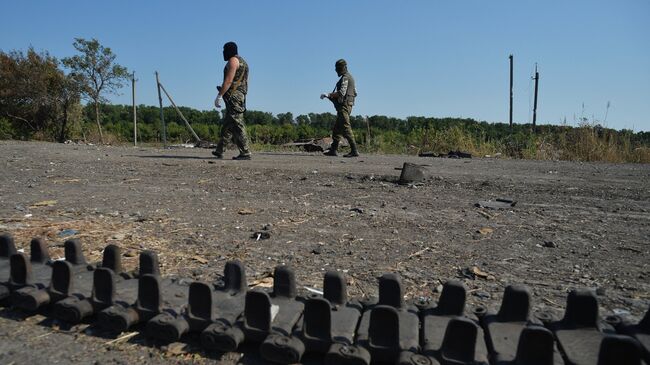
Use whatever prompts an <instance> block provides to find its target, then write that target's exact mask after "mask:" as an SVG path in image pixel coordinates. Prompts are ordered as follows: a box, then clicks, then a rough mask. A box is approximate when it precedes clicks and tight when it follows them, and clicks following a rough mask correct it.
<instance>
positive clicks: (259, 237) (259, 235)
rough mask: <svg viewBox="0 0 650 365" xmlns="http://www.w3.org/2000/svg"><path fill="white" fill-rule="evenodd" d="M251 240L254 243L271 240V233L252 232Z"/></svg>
mask: <svg viewBox="0 0 650 365" xmlns="http://www.w3.org/2000/svg"><path fill="white" fill-rule="evenodd" d="M251 238H253V239H254V240H255V241H259V240H268V239H269V238H271V232H268V231H257V232H253V234H252V235H251Z"/></svg>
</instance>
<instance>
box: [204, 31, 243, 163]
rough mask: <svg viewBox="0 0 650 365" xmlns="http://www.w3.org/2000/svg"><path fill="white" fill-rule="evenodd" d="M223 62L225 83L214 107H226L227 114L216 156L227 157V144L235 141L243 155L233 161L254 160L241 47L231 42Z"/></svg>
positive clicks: (226, 48) (224, 50)
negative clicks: (246, 114)
mask: <svg viewBox="0 0 650 365" xmlns="http://www.w3.org/2000/svg"><path fill="white" fill-rule="evenodd" d="M223 60H224V61H226V62H227V63H226V66H225V67H224V69H223V83H222V84H221V86H217V90H218V91H219V94H218V95H217V98H216V99H215V101H214V106H215V107H217V109H220V108H221V106H222V104H223V103H224V102H225V104H226V113H225V117H224V119H223V125H222V126H221V136H220V138H219V143H217V147H216V149H215V150H214V151H212V154H213V155H214V156H216V157H217V158H219V159H221V158H223V151H224V148H225V144H227V143H228V142H229V141H230V140H232V141H233V142H234V143H235V144H236V145H237V147H238V148H239V155H238V156H235V157H233V160H250V159H251V152H250V150H249V147H248V145H249V141H248V135H247V134H246V124H245V123H244V112H245V111H246V93H248V64H247V63H246V61H244V59H243V58H242V57H241V56H240V55H239V54H238V52H237V44H236V43H235V42H228V43H226V44H224V46H223Z"/></svg>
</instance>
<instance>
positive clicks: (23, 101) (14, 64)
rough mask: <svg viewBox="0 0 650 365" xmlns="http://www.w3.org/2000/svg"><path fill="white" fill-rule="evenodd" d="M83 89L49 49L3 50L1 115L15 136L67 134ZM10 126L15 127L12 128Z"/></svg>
mask: <svg viewBox="0 0 650 365" xmlns="http://www.w3.org/2000/svg"><path fill="white" fill-rule="evenodd" d="M78 105H79V92H78V90H77V89H76V87H75V85H74V83H73V82H72V81H71V78H70V77H69V76H68V75H65V73H64V72H63V71H62V70H61V69H60V68H59V61H58V60H57V59H56V58H55V57H52V56H50V55H49V54H48V53H47V52H41V53H38V52H36V51H34V49H33V48H29V49H28V50H27V53H26V54H25V53H23V52H21V51H12V52H9V53H5V52H1V51H0V115H2V116H3V117H4V118H6V119H5V121H4V123H3V124H4V127H3V129H4V130H5V132H4V133H3V134H4V135H10V136H11V138H21V139H29V138H34V137H37V136H38V137H40V138H54V139H57V140H59V141H62V140H64V139H65V138H66V137H67V130H68V123H69V122H73V120H72V113H71V111H72V109H74V108H75V107H76V106H78ZM8 128H10V129H11V130H10V131H9V130H8Z"/></svg>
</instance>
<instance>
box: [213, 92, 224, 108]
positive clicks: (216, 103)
mask: <svg viewBox="0 0 650 365" xmlns="http://www.w3.org/2000/svg"><path fill="white" fill-rule="evenodd" d="M222 102H223V98H222V97H221V95H218V96H217V98H216V99H214V106H215V107H216V108H217V109H221V103H222Z"/></svg>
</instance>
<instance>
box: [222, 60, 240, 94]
mask: <svg viewBox="0 0 650 365" xmlns="http://www.w3.org/2000/svg"><path fill="white" fill-rule="evenodd" d="M238 68H239V59H237V57H230V59H229V60H228V65H227V66H226V75H225V76H224V78H223V84H221V88H220V89H219V95H218V96H219V97H221V96H223V94H225V93H226V91H228V89H230V86H232V82H233V80H234V79H235V72H236V71H237V69H238Z"/></svg>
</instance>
